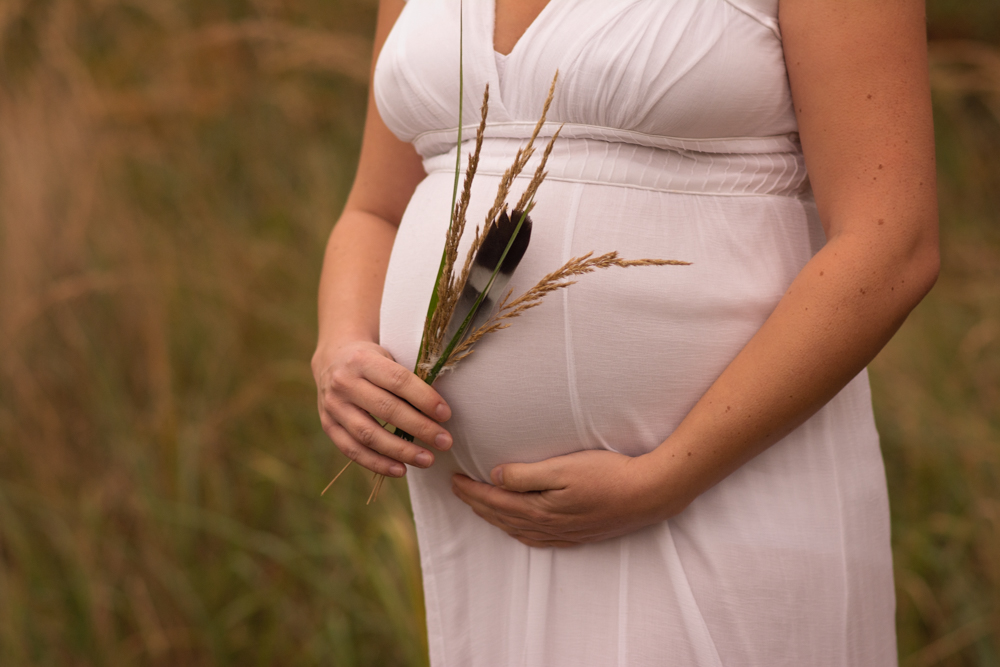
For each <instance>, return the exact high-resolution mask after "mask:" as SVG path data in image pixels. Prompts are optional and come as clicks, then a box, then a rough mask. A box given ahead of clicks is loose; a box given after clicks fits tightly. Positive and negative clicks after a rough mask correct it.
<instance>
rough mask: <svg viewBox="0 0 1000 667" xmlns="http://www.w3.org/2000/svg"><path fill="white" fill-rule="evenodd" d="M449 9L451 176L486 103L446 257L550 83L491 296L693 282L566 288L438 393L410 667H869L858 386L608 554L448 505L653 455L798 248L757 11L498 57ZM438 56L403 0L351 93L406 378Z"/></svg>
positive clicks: (559, 13)
mask: <svg viewBox="0 0 1000 667" xmlns="http://www.w3.org/2000/svg"><path fill="white" fill-rule="evenodd" d="M464 11H465V14H464V31H465V33H464V34H465V36H464V81H465V88H464V115H463V117H462V125H463V127H464V130H463V144H462V163H463V168H464V164H465V155H466V154H467V153H468V151H470V150H471V148H472V142H471V141H470V139H472V138H473V137H474V136H475V127H476V125H477V124H478V114H479V107H480V102H481V99H482V93H483V89H484V87H485V86H486V84H489V87H490V111H489V125H488V128H487V133H486V137H487V138H486V140H485V142H484V146H483V153H482V159H481V163H480V167H479V173H478V175H477V176H476V180H475V184H474V186H473V189H472V200H471V205H470V207H469V221H470V223H469V224H470V231H469V233H467V235H466V236H467V238H466V239H465V243H464V244H463V249H462V255H461V256H463V257H464V246H467V245H468V242H469V241H470V240H471V236H472V233H471V227H472V226H474V225H475V224H477V223H479V224H481V223H482V219H483V217H484V216H485V213H486V211H487V209H488V208H489V206H490V204H491V203H492V201H493V198H494V196H495V193H496V187H497V184H498V182H499V179H500V176H501V175H502V174H503V171H504V169H506V168H507V167H508V166H509V165H510V163H511V161H512V159H513V156H514V152H515V151H516V150H517V148H518V146H521V145H523V144H524V142H525V140H526V139H527V137H528V136H529V135H530V132H531V129H532V127H533V126H534V124H535V121H536V120H537V118H538V116H539V114H540V112H541V109H542V105H543V102H544V100H545V97H546V94H547V91H548V87H549V83H550V81H551V79H552V76H553V74H554V73H555V71H556V70H559V84H558V87H557V90H556V94H555V99H554V101H553V104H552V108H551V110H550V112H549V122H548V123H547V124H546V125H545V126H544V128H543V130H542V132H541V141H546V140H547V138H548V137H550V136H551V135H552V133H553V132H554V131H555V129H556V128H557V127H559V126H560V125H562V126H563V130H562V133H561V135H560V137H559V139H558V140H557V142H556V144H555V149H554V151H553V153H552V157H551V158H550V160H549V166H548V171H549V175H548V178H547V180H546V181H545V183H544V184H543V185H542V187H541V189H540V190H539V192H538V196H537V207H536V208H535V210H534V212H533V213H532V219H533V220H534V229H533V232H532V237H531V243H530V246H529V248H528V250H527V253H526V254H525V257H524V259H523V260H522V262H521V264H520V266H519V267H518V269H517V271H516V272H515V274H514V277H513V280H512V281H511V284H510V286H511V287H512V288H513V290H514V293H515V294H518V293H521V292H523V291H524V290H526V289H527V288H529V287H531V286H532V285H534V284H535V282H536V281H538V279H539V278H540V277H541V276H543V275H545V274H546V273H548V272H550V271H552V270H554V269H556V268H557V267H559V266H561V265H562V264H563V263H564V262H565V261H566V260H567V259H569V258H571V257H574V256H578V255H582V254H584V253H586V252H589V251H594V252H597V253H602V252H607V251H611V250H617V251H618V252H619V253H621V255H622V256H624V257H627V258H646V257H653V258H671V259H682V260H686V261H690V262H692V265H691V266H686V267H648V268H647V267H642V268H631V269H627V270H623V269H608V270H605V271H601V272H598V273H595V274H591V275H588V276H583V277H581V278H580V280H579V282H578V284H576V285H574V286H572V287H570V288H569V289H566V290H562V291H560V292H557V293H555V294H552V295H550V296H548V297H547V298H546V299H545V301H544V302H543V304H542V305H541V306H539V307H538V308H535V309H534V310H532V311H530V312H528V313H527V314H525V315H524V316H522V317H520V318H519V319H517V320H514V321H513V322H512V326H511V327H510V328H509V329H506V330H504V331H500V332H498V333H495V334H491V335H490V336H489V337H487V338H485V339H484V340H483V341H482V342H481V343H479V344H478V345H477V347H476V350H475V352H474V353H473V354H472V356H471V357H469V358H468V359H466V360H465V361H463V362H462V363H461V365H460V366H459V367H458V368H457V370H455V371H454V372H452V373H449V374H446V375H444V376H442V377H441V378H440V379H439V380H438V381H437V383H436V387H437V388H438V389H439V391H440V392H441V394H442V395H443V396H444V397H445V398H446V400H447V401H448V402H449V403H450V405H451V407H452V410H453V413H454V416H453V418H452V419H451V420H450V421H449V422H448V428H449V429H450V431H451V433H452V434H453V435H454V437H455V445H454V447H453V448H452V450H451V451H450V452H448V453H444V454H441V453H439V454H438V455H437V461H436V463H435V464H434V466H433V467H431V468H430V469H428V470H419V469H415V468H410V469H409V470H408V479H409V489H410V494H411V498H412V503H413V511H414V516H415V520H416V526H417V535H418V539H419V545H420V558H421V566H422V571H423V583H424V591H425V599H426V606H427V624H428V634H429V645H430V653H431V663H432V664H433V665H434V666H435V667H476V666H482V667H500V666H511V667H513V666H546V667H562V666H565V667H581V666H589V665H594V666H612V665H617V666H626V665H627V666H646V665H649V666H654V665H656V666H660V665H663V666H677V667H718V666H720V665H725V666H727V667H779V666H782V665H787V666H789V667H827V666H829V667H834V666H836V667H844V666H848V665H850V666H857V667H862V666H863V667H884V666H888V665H895V664H896V647H895V631H894V618H893V617H894V597H893V595H894V594H893V581H892V562H891V555H890V550H889V513H888V501H887V496H886V487H885V472H884V468H883V464H882V459H881V454H880V451H879V443H878V435H877V433H876V431H875V426H874V422H873V419H872V411H871V398H870V393H869V388H868V380H867V376H866V374H865V373H862V374H861V375H859V376H858V377H856V378H854V380H852V381H851V382H850V383H849V384H848V386H847V387H845V388H844V389H843V390H842V391H841V392H840V393H839V394H838V395H837V396H836V397H835V398H834V399H833V400H832V401H830V403H828V404H827V405H826V406H825V407H824V408H823V409H821V410H820V411H819V412H818V413H817V414H816V415H815V416H813V417H812V418H811V419H809V420H808V421H807V422H806V423H805V424H803V425H802V426H801V427H799V428H798V429H796V430H795V431H794V432H793V433H791V434H790V435H789V436H787V437H786V438H784V439H783V440H782V441H780V442H778V443H777V444H775V445H774V446H772V447H771V448H769V449H768V450H767V451H765V452H764V453H762V454H761V455H759V456H757V457H756V458H755V459H753V460H752V461H750V462H749V463H747V464H746V465H744V466H743V467H742V468H740V469H739V470H737V471H736V472H734V473H733V474H732V475H730V476H729V477H728V478H726V479H725V480H723V481H722V482H721V483H719V484H718V485H717V486H715V487H714V488H712V489H710V490H708V491H706V492H705V493H703V494H702V495H701V496H700V497H698V498H697V499H696V500H695V501H694V502H693V503H692V504H691V505H690V506H689V507H688V508H687V509H686V510H684V511H683V512H682V513H681V514H679V515H677V516H675V517H674V518H672V519H670V520H668V521H665V522H663V523H660V524H658V525H654V526H651V527H649V528H646V529H644V530H641V531H638V532H635V533H632V534H630V535H628V536H625V537H622V538H618V539H612V540H607V541H604V542H600V543H596V544H588V545H584V546H579V547H574V548H570V549H536V548H530V547H527V546H524V545H522V544H520V543H519V542H517V541H516V540H514V539H512V538H510V537H508V536H507V535H506V534H504V533H503V532H501V531H500V530H498V529H497V528H495V527H493V526H491V525H489V524H487V523H486V522H485V521H483V520H482V519H480V518H479V517H477V516H476V515H475V514H473V512H472V510H471V509H470V508H469V507H467V506H466V505H464V504H463V503H462V502H460V501H459V500H458V499H457V498H456V497H455V496H454V495H453V494H452V492H451V475H452V474H453V473H454V472H458V471H460V472H463V473H465V474H467V475H470V476H471V477H473V478H475V479H478V480H488V479H489V473H490V470H491V469H492V468H493V466H495V465H497V464H499V463H505V462H533V461H540V460H543V459H546V458H549V457H552V456H558V455H561V454H567V453H570V452H574V451H578V450H584V449H607V450H612V451H616V452H621V453H623V454H627V455H630V456H636V455H640V454H642V453H645V452H649V451H651V450H652V449H654V448H655V447H656V446H657V445H659V444H660V443H661V442H662V441H663V440H664V439H666V437H667V436H668V435H670V433H671V431H672V430H673V429H674V428H675V427H676V426H677V424H678V423H679V422H680V420H681V419H682V418H683V417H684V415H685V414H686V413H687V412H688V411H689V410H690V408H691V407H692V406H693V405H694V404H695V402H696V401H697V400H698V399H699V397H700V396H701V395H702V394H703V393H704V392H705V390H706V389H707V388H708V387H709V386H710V385H711V383H712V382H713V381H714V380H715V378H717V377H718V376H719V374H720V373H721V372H722V370H723V369H724V368H725V367H726V365H727V364H728V363H729V362H730V361H731V360H732V359H733V358H734V357H735V356H736V354H737V353H738V352H739V351H740V349H741V348H742V347H743V346H744V345H745V344H746V342H747V341H748V340H749V339H750V338H751V337H752V336H753V335H754V333H755V332H756V331H757V330H758V329H759V328H760V326H761V324H762V323H763V322H764V321H765V319H766V318H767V317H768V315H769V314H770V313H771V311H772V310H773V309H774V307H775V305H776V304H777V302H778V300H779V299H780V298H781V296H782V295H783V294H784V292H785V290H786V289H787V288H788V286H789V284H790V283H791V281H792V280H793V278H794V277H795V275H796V274H797V273H798V272H799V271H800V270H801V268H802V266H803V265H804V264H805V263H806V262H807V261H808V260H809V258H810V257H811V256H812V255H813V254H814V253H815V252H816V251H817V250H818V249H819V248H820V247H821V246H822V245H823V243H824V234H823V230H822V227H821V225H820V223H819V219H818V217H817V213H816V207H815V204H814V202H813V199H812V196H811V192H810V187H809V182H808V176H807V173H806V169H805V165H804V161H803V156H802V152H801V149H800V145H799V142H798V136H797V133H796V122H795V117H794V113H793V109H792V102H791V96H790V92H789V87H788V81H787V74H786V70H785V64H784V59H783V54H782V43H781V35H780V31H779V27H778V23H777V0H742V1H740V2H735V1H731V2H727V1H723V0H551V1H550V2H549V4H548V5H547V6H546V7H545V9H544V10H543V11H542V13H541V14H540V15H539V16H538V18H537V19H536V20H535V21H534V23H532V24H531V26H530V27H529V28H528V30H527V32H526V33H525V34H524V36H523V37H521V39H520V41H518V42H517V44H516V46H515V47H514V49H513V51H512V52H511V53H510V54H509V56H501V57H498V56H497V54H495V53H494V50H493V24H494V4H493V2H492V1H490V0H467V1H466V2H465V9H464ZM458 36H459V1H458V0H410V2H408V3H407V5H406V7H405V9H404V11H403V13H402V15H401V16H400V18H399V20H398V22H397V24H396V25H395V27H394V28H393V30H392V32H391V34H390V35H389V38H388V40H387V42H386V44H385V47H384V49H383V51H382V54H381V56H380V59H379V61H378V64H377V67H376V71H375V98H376V101H377V104H378V109H379V112H380V114H381V116H382V118H383V119H384V120H385V122H386V123H387V124H388V126H389V128H390V129H391V130H392V131H393V132H394V133H395V134H396V135H397V136H399V137H400V138H401V139H403V140H405V141H409V142H412V143H413V144H414V145H415V147H416V149H417V151H418V152H419V153H420V155H421V156H422V157H423V160H424V167H425V169H426V170H427V173H428V175H427V177H426V178H425V179H424V180H423V181H422V182H421V183H420V184H419V186H418V187H417V189H416V192H415V193H414V195H413V198H412V200H411V201H410V204H409V206H408V208H407V210H406V213H405V215H404V217H403V220H402V222H401V224H400V228H399V232H398V235H397V238H396V241H395V245H394V247H393V251H392V258H391V261H390V266H389V270H388V274H387V276H386V283H385V290H384V294H383V299H382V309H381V344H382V345H383V346H384V347H385V348H386V349H388V350H389V352H391V353H392V354H393V356H394V357H395V358H396V360H397V361H398V362H399V363H401V364H403V365H405V366H408V367H412V366H413V364H414V362H415V357H416V353H417V348H418V345H419V341H420V335H421V328H422V324H423V319H424V315H425V311H426V307H427V302H428V299H429V297H430V294H431V290H432V286H433V282H434V278H435V274H436V271H437V267H438V261H439V259H440V256H441V249H442V245H443V241H444V236H445V231H446V229H447V225H448V218H449V208H450V204H451V196H452V184H453V178H454V168H455V157H456V155H455V152H456V139H457V125H458V123H457V118H458V113H459V111H458V95H459V66H458V64H459V39H458ZM537 159H538V156H537V155H536V157H535V159H534V160H537ZM534 160H533V162H532V164H530V165H529V167H528V169H527V170H526V173H528V174H530V172H531V171H533V168H534V164H535V161H534ZM526 184H527V178H526V177H522V178H519V179H518V180H517V182H516V184H515V186H514V192H513V194H512V196H511V201H512V202H513V201H516V197H518V196H519V195H520V193H521V191H522V190H523V188H524V187H525V185H526ZM817 352H819V351H818V350H817ZM703 446H711V443H703Z"/></svg>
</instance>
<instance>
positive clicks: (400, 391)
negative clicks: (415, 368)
mask: <svg viewBox="0 0 1000 667" xmlns="http://www.w3.org/2000/svg"><path fill="white" fill-rule="evenodd" d="M317 388H318V390H319V412H320V419H321V422H322V423H323V428H324V430H325V431H326V433H327V434H328V435H329V436H330V439H331V440H333V442H334V443H335V444H336V445H337V448H338V449H340V451H342V452H343V453H344V454H346V455H347V456H349V457H351V459H352V460H354V461H356V462H357V463H358V464H360V465H361V466H363V467H365V468H368V469H369V470H373V471H375V472H378V473H381V474H385V475H391V476H394V477H399V476H402V475H404V474H405V472H406V469H405V467H403V466H402V465H400V464H401V463H408V464H410V465H413V466H417V467H420V468H426V467H428V466H430V465H431V464H433V462H434V455H433V454H432V453H431V452H429V451H427V450H426V449H425V448H423V447H421V446H419V445H417V444H414V443H412V442H407V441H405V440H403V439H402V438H399V437H396V436H395V435H393V434H391V433H389V432H387V431H386V430H385V429H383V428H382V427H381V426H380V425H379V424H378V423H377V422H376V420H375V419H373V418H372V415H374V416H375V417H377V418H378V419H380V420H383V421H385V422H387V423H390V424H393V425H395V426H397V427H398V428H400V429H403V430H405V431H407V432H408V433H411V434H413V435H414V436H415V437H417V438H419V439H420V441H421V442H422V443H428V444H430V445H433V446H434V447H437V448H438V449H441V450H445V449H448V448H450V447H451V445H452V438H451V435H450V434H449V433H448V431H447V430H445V429H444V427H442V426H441V425H440V424H439V423H438V421H439V420H444V419H447V418H449V417H450V416H451V410H450V408H449V407H448V405H447V404H446V403H445V402H444V399H442V398H441V396H440V395H439V394H438V393H437V392H436V391H435V390H434V389H432V388H431V387H430V386H428V385H427V384H426V383H424V382H423V381H422V380H420V378H418V377H417V376H416V375H414V374H413V373H411V372H410V371H409V370H408V369H406V368H404V367H403V366H400V365H399V364H397V363H396V362H395V361H393V360H392V359H391V357H390V356H389V354H388V352H386V351H385V350H384V349H382V348H381V347H379V346H378V345H376V344H373V343H371V342H365V341H361V342H358V343H356V344H352V345H350V346H347V347H346V348H342V350H341V352H340V353H339V355H338V357H337V358H336V359H334V360H333V361H332V362H331V363H330V365H328V366H327V367H326V368H325V369H324V370H322V371H321V372H319V373H318V374H317ZM411 404H412V405H411Z"/></svg>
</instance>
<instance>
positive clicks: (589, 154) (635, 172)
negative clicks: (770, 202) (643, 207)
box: [424, 131, 811, 198]
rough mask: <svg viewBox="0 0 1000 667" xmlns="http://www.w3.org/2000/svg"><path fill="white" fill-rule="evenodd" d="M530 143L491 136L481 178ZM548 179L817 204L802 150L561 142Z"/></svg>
mask: <svg viewBox="0 0 1000 667" xmlns="http://www.w3.org/2000/svg"><path fill="white" fill-rule="evenodd" d="M473 132H474V131H473ZM467 136H469V135H467ZM471 136H475V135H474V134H472V135H471ZM547 141H548V139H547V138H543V137H541V136H540V137H539V138H538V139H537V140H536V150H535V154H534V156H533V157H532V159H531V160H530V161H529V163H528V165H527V167H526V168H525V170H524V173H523V175H524V176H530V175H531V174H532V173H533V172H534V170H535V167H536V166H537V165H538V162H539V160H540V159H541V154H542V152H543V150H544V147H545V143H546V142H547ZM526 143H527V140H526V139H523V138H506V137H490V136H487V137H486V138H485V139H484V141H483V148H482V151H481V153H480V158H479V169H478V171H479V173H482V174H489V175H502V174H503V173H504V171H505V170H507V169H508V168H509V167H510V165H511V163H512V162H513V160H514V155H515V154H516V152H517V149H518V148H521V147H523V146H524V145H525V144H526ZM473 148H474V141H471V140H470V141H465V142H463V145H462V169H463V173H464V170H465V167H466V163H467V154H468V153H469V152H471V151H472V150H473ZM424 169H425V170H426V171H427V173H428V174H432V173H435V172H450V173H454V169H455V148H452V149H451V150H450V151H448V152H445V153H441V154H438V155H433V156H431V157H427V158H425V159H424ZM546 171H547V172H548V176H547V178H548V179H550V180H561V181H573V182H579V183H593V184H600V185H619V186H627V187H634V188H641V189H646V190H658V191H662V192H673V193H683V194H705V195H720V196H761V195H773V196H784V197H795V198H800V197H808V196H811V193H810V188H809V179H808V176H807V173H806V167H805V160H804V159H803V156H802V153H801V152H800V151H798V150H776V151H774V152H760V153H751V152H707V151H699V150H692V149H688V148H682V147H672V146H671V147H663V146H643V145H639V144H634V143H624V142H619V141H605V140H602V139H592V138H579V137H565V136H563V135H560V136H559V138H558V139H556V142H555V146H554V147H553V149H552V153H551V155H550V156H549V159H548V162H547V164H546Z"/></svg>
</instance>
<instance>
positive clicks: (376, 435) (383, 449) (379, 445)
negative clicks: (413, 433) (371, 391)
mask: <svg viewBox="0 0 1000 667" xmlns="http://www.w3.org/2000/svg"><path fill="white" fill-rule="evenodd" d="M338 413H339V414H338V419H337V422H339V425H340V427H341V428H343V429H344V430H345V431H346V432H347V433H348V434H349V435H350V437H351V440H352V441H353V442H354V443H356V444H358V445H360V446H361V447H363V448H365V449H369V450H373V451H375V452H377V453H379V454H382V455H383V456H385V457H387V458H390V459H394V460H396V461H402V462H403V463H409V464H410V465H412V466H416V467H418V468H427V467H429V466H430V465H431V464H432V463H434V455H433V454H432V453H430V452H429V451H427V450H426V449H424V448H423V447H421V446H420V445H417V444H415V443H412V442H407V441H406V440H403V439H402V438H399V437H397V436H395V435H393V434H392V433H389V432H388V431H386V430H385V429H384V428H382V427H381V426H380V425H379V424H378V422H376V421H375V420H374V419H372V418H371V416H370V415H369V414H368V413H367V412H365V411H364V410H362V409H360V408H358V407H356V406H353V405H341V406H340V409H339V410H338ZM358 462H359V463H361V461H358ZM362 465H363V464H362ZM365 467H367V466H365Z"/></svg>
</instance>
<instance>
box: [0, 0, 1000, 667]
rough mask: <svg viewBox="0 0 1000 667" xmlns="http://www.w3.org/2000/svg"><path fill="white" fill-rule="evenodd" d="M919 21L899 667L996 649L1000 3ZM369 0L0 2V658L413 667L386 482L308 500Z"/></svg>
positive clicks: (986, 657) (902, 370) (318, 452)
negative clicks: (316, 355)
mask: <svg viewBox="0 0 1000 667" xmlns="http://www.w3.org/2000/svg"><path fill="white" fill-rule="evenodd" d="M929 9H930V19H931V24H930V35H931V38H932V49H931V53H932V80H933V84H934V88H935V111H936V116H937V123H938V128H937V132H938V140H939V149H938V152H939V167H940V184H939V188H940V195H941V219H942V249H943V258H944V267H943V271H942V275H941V278H940V280H939V283H938V285H937V286H936V287H935V289H934V291H933V292H932V293H931V295H930V297H929V298H928V299H927V300H926V301H925V302H924V303H923V304H922V305H921V306H920V307H919V308H918V309H917V311H916V312H915V313H914V314H913V315H912V316H911V318H910V320H909V321H908V322H907V324H906V325H905V326H904V328H903V329H902V331H901V332H900V333H899V335H898V336H897V337H896V338H895V339H894V340H893V342H892V343H891V344H890V346H889V347H888V348H887V349H886V350H885V351H884V352H883V354H882V355H881V356H880V357H879V358H878V359H877V360H876V362H875V363H874V364H873V365H872V369H871V370H872V381H873V388H874V392H875V403H876V410H877V417H878V423H879V427H880V430H881V432H882V435H883V449H884V452H885V456H886V463H887V471H888V476H889V482H890V494H891V501H892V508H893V538H894V547H895V558H896V569H897V583H898V592H897V594H898V609H899V612H898V628H899V638H900V655H901V657H902V659H903V664H904V666H905V667H918V666H919V667H929V666H931V665H945V666H955V667H958V666H965V665H982V666H987V665H1000V47H998V43H1000V2H997V0H975V1H966V2H949V1H947V0H932V2H931V3H930V7H929ZM374 10H375V4H374V2H373V1H372V0H367V1H361V0H356V1H355V2H351V3H348V2H344V1H339V0H338V1H334V0H326V1H322V0H175V1H174V2H162V1H161V0H3V2H0V281H2V282H0V286H2V291H0V665H2V666H4V667H8V666H10V667H18V666H21V665H57V666H60V667H61V666H64V665H88V666H90V665H114V666H117V665H191V666H198V665H317V664H324V665H338V666H345V667H347V666H351V665H422V664H426V646H425V640H424V637H423V623H424V620H423V602H422V597H421V592H420V581H419V567H418V564H417V554H416V544H415V537H414V534H413V528H412V522H411V519H410V516H409V509H408V505H407V501H406V493H405V485H404V484H403V483H402V482H393V483H391V484H387V485H386V488H385V491H384V492H383V494H382V496H381V498H380V499H379V502H378V504H377V505H376V506H375V507H368V508H366V507H364V500H365V499H366V497H367V495H368V488H369V487H368V483H369V479H368V478H367V477H366V476H364V475H362V474H361V473H360V472H359V471H355V470H352V471H349V473H348V474H346V475H345V476H344V477H343V478H342V479H341V481H340V482H338V484H337V485H336V486H335V487H334V488H333V489H332V490H331V492H330V493H328V494H327V495H326V496H325V497H323V498H321V497H320V496H319V491H320V490H321V489H322V488H323V487H324V486H325V484H326V482H327V481H329V479H330V477H331V476H332V474H333V473H335V472H336V471H337V470H338V469H339V468H340V466H341V465H342V464H343V459H342V457H340V456H339V454H336V453H335V451H334V448H333V447H332V446H331V445H330V444H329V443H328V442H327V440H326V438H325V436H324V435H323V433H322V431H321V430H320V428H319V424H318V419H317V417H316V415H315V410H314V402H315V397H314V387H313V384H312V378H311V374H310V371H309V364H308V362H309V357H310V355H311V352H312V346H313V344H314V340H313V337H314V330H315V314H314V296H315V289H316V282H317V279H318V275H319V267H320V261H321V257H322V248H323V244H324V241H325V238H326V235H327V234H328V233H329V230H330V227H331V226H332V224H333V222H334V221H335V219H336V217H337V214H338V213H339V209H340V207H341V205H342V204H343V201H344V198H345V196H346V192H347V188H348V187H349V185H350V180H351V177H352V172H353V166H354V160H355V158H356V154H357V151H358V145H359V139H360V130H361V127H362V120H363V113H364V103H365V95H366V84H365V78H366V75H367V69H368V60H369V56H370V49H371V46H370V33H371V30H372V24H373V19H374ZM991 40H992V42H991ZM352 473H353V474H352Z"/></svg>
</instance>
